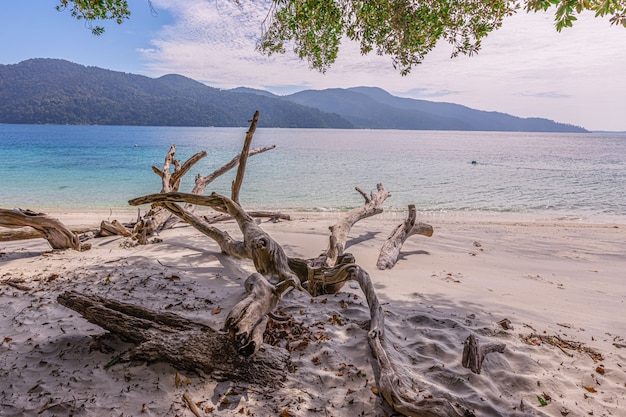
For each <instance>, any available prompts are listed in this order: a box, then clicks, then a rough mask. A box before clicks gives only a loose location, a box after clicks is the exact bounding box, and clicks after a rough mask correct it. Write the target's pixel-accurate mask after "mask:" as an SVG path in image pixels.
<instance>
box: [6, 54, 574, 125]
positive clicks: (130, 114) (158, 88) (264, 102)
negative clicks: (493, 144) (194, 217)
mask: <svg viewBox="0 0 626 417" xmlns="http://www.w3.org/2000/svg"><path fill="white" fill-rule="evenodd" d="M255 110H260V111H261V119H260V122H259V126H260V127H314V128H367V129H409V130H413V129H415V130H487V131H489V130H491V131H529V132H585V131H586V130H585V129H583V128H581V127H578V126H572V125H568V124H562V123H556V122H553V121H551V120H548V119H542V118H527V119H524V118H519V117H515V116H511V115H508V114H504V113H498V112H486V111H480V110H474V109H471V108H469V107H465V106H461V105H458V104H451V103H439V102H432V101H425V100H414V99H408V98H400V97H396V96H393V95H391V94H389V93H388V92H386V91H384V90H382V89H379V88H372V87H355V88H348V89H328V90H306V91H301V92H298V93H295V94H292V95H288V96H278V95H274V94H272V93H270V92H267V91H263V90H255V89H250V88H245V87H240V88H236V89H233V90H220V89H216V88H212V87H209V86H206V85H205V84H202V83H200V82H197V81H194V80H192V79H190V78H186V77H183V76H180V75H165V76H163V77H160V78H149V77H145V76H141V75H134V74H127V73H122V72H115V71H110V70H106V69H102V68H97V67H85V66H82V65H79V64H74V63H71V62H68V61H64V60H58V59H42V58H38V59H30V60H27V61H23V62H20V63H18V64H14V65H0V123H23V124H43V123H47V124H101V125H149V126H247V124H248V122H247V121H248V120H249V119H250V117H251V115H252V114H253V113H254V111H255Z"/></svg>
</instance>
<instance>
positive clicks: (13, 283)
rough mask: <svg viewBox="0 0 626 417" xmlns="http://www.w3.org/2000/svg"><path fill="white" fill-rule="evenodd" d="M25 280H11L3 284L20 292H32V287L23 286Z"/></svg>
mask: <svg viewBox="0 0 626 417" xmlns="http://www.w3.org/2000/svg"><path fill="white" fill-rule="evenodd" d="M23 282H24V280H23V279H21V278H11V279H7V280H4V281H2V283H3V284H6V285H8V286H9V287H13V288H15V289H18V290H20V291H30V290H32V288H31V287H29V286H28V285H24V284H23Z"/></svg>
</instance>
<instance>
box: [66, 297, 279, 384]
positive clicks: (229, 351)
mask: <svg viewBox="0 0 626 417" xmlns="http://www.w3.org/2000/svg"><path fill="white" fill-rule="evenodd" d="M57 301H58V302H59V303H60V304H61V305H64V306H66V307H68V308H70V309H72V310H74V311H77V312H78V313H80V314H81V315H82V316H83V317H84V318H85V319H86V320H88V321H89V322H90V323H93V324H96V325H98V326H100V327H102V328H103V329H106V330H109V331H110V332H111V333H114V334H116V335H118V336H119V337H121V338H122V339H124V340H126V341H128V342H131V343H134V344H136V345H137V346H136V347H135V348H134V349H133V350H132V351H130V352H128V353H127V354H125V355H124V356H125V358H126V359H130V360H142V361H147V362H158V361H163V362H168V363H170V364H171V365H172V366H174V367H175V368H177V369H184V370H188V371H194V372H198V371H202V372H204V373H206V374H208V375H211V376H212V377H214V378H215V379H217V380H236V381H244V382H248V383H252V384H257V385H263V386H268V385H271V384H279V385H280V384H281V383H282V381H283V380H284V378H285V375H286V372H287V366H288V365H289V357H288V354H287V353H286V352H285V351H283V350H281V349H277V348H274V347H272V346H266V347H265V349H264V350H263V351H259V352H257V354H256V355H255V356H253V357H244V356H241V355H239V354H238V353H237V352H236V351H235V349H234V348H233V344H232V342H231V340H230V339H229V337H228V336H227V335H226V334H223V333H221V332H217V331H215V330H213V329H212V328H211V327H209V326H206V325H204V324H200V323H196V322H192V321H190V320H187V319H185V318H183V317H181V316H178V315H176V314H172V313H158V312H155V311H152V310H148V309H145V308H143V307H139V306H136V305H132V304H127V303H122V302H119V301H115V300H111V299H107V298H103V297H100V296H97V295H84V294H80V293H77V292H75V291H67V292H65V293H63V294H61V295H59V296H58V298H57Z"/></svg>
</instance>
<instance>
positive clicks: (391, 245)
mask: <svg viewBox="0 0 626 417" xmlns="http://www.w3.org/2000/svg"><path fill="white" fill-rule="evenodd" d="M416 217H417V210H416V209H415V205H414V204H410V205H409V213H408V214H407V218H406V220H405V221H404V223H400V224H399V225H398V226H396V228H395V229H394V230H393V232H391V234H390V235H389V237H388V238H387V240H386V241H385V243H384V245H383V246H382V248H381V249H380V255H378V261H377V262H376V267H377V268H378V269H391V268H393V267H394V265H395V264H396V262H397V261H398V256H399V255H400V250H401V249H402V245H403V244H404V242H405V241H406V240H407V239H408V238H409V237H410V236H413V235H423V236H428V237H430V236H432V235H433V227H432V226H431V225H429V224H426V223H420V222H418V223H416Z"/></svg>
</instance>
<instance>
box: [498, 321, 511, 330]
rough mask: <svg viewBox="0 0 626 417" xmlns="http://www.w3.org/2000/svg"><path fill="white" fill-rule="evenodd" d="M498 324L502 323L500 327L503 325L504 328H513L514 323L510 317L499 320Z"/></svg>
mask: <svg viewBox="0 0 626 417" xmlns="http://www.w3.org/2000/svg"><path fill="white" fill-rule="evenodd" d="M498 324H499V325H500V327H502V328H503V329H504V330H513V324H512V323H511V320H509V319H506V318H505V319H502V320H500V321H499V322H498Z"/></svg>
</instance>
